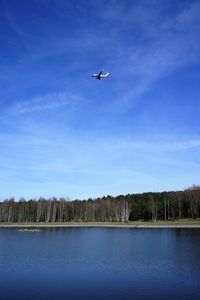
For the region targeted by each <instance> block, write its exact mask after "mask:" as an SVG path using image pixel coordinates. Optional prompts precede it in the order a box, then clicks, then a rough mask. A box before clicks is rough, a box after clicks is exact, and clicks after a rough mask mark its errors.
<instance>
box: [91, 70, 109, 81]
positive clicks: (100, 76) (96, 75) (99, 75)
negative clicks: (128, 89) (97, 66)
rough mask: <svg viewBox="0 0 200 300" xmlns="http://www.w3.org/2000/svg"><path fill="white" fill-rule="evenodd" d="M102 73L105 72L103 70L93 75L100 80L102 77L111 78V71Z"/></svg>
mask: <svg viewBox="0 0 200 300" xmlns="http://www.w3.org/2000/svg"><path fill="white" fill-rule="evenodd" d="M102 73H103V71H101V72H100V73H98V74H92V75H91V77H94V78H96V79H99V80H101V79H102V78H109V73H106V74H102Z"/></svg>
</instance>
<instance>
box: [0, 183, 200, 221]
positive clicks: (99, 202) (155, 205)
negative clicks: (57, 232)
mask: <svg viewBox="0 0 200 300" xmlns="http://www.w3.org/2000/svg"><path fill="white" fill-rule="evenodd" d="M199 217H200V186H192V187H190V188H188V189H186V190H184V191H176V192H174V191H171V192H149V193H141V194H127V195H119V196H116V197H113V196H109V195H108V196H103V197H101V198H96V199H87V200H73V201H69V200H67V199H65V198H59V199H57V198H55V197H54V198H49V199H45V198H40V199H38V200H36V199H28V200H26V199H23V198H22V199H20V200H19V201H16V200H15V199H14V198H11V199H6V200H3V201H1V202H0V222H15V223H18V222H19V223H20V222H34V223H38V222H46V223H50V222H59V223H62V222H129V221H136V220H143V221H158V220H165V221H167V220H177V219H182V218H194V219H195V218H199Z"/></svg>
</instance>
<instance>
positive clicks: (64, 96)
mask: <svg viewBox="0 0 200 300" xmlns="http://www.w3.org/2000/svg"><path fill="white" fill-rule="evenodd" d="M79 100H80V97H79V96H78V95H74V94H70V93H67V92H64V93H51V94H47V95H42V96H37V97H34V98H32V99H29V100H25V101H24V100H21V101H18V102H15V104H13V105H12V106H11V107H10V108H9V113H10V114H13V115H18V114H24V113H34V112H40V111H44V110H52V109H57V108H61V107H64V106H66V107H68V109H70V110H72V109H74V108H75V107H76V105H77V103H78V102H79Z"/></svg>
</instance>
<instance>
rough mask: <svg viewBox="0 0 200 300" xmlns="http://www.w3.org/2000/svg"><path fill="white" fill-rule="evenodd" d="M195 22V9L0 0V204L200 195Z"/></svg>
mask: <svg viewBox="0 0 200 300" xmlns="http://www.w3.org/2000/svg"><path fill="white" fill-rule="evenodd" d="M199 15H200V2H199V1H195V0H194V1H191V0H186V1H179V0H178V1H177V0H151V1H147V0H135V1H128V0H126V1H124V0H123V1H121V0H106V1H104V0H102V1H92V0H91V1H90V0H87V1H81V0H77V1H72V0H69V1H66V0H29V1H26V0H12V1H8V0H0V45H1V47H0V70H1V72H0V112H1V113H0V169H1V172H0V183H1V189H0V198H1V199H5V198H7V197H12V196H14V197H15V198H20V197H25V198H27V199H28V198H30V197H35V198H38V197H40V196H44V197H52V196H56V197H69V198H70V199H75V198H78V199H84V198H89V197H92V198H95V197H98V196H103V195H107V194H110V195H113V196H114V195H118V194H127V193H137V192H146V191H164V190H180V189H184V188H187V187H188V186H191V185H192V184H199V178H200V155H199V153H200V118H199V116H200V86H199V78H200V18H199ZM100 70H103V71H104V72H110V73H111V78H110V79H105V80H101V81H99V80H95V79H94V78H91V77H90V75H91V73H93V72H98V71H100Z"/></svg>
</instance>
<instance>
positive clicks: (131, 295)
mask: <svg viewBox="0 0 200 300" xmlns="http://www.w3.org/2000/svg"><path fill="white" fill-rule="evenodd" d="M199 283H200V229H189V228H188V229H134V228H45V229H44V228H42V230H41V231H38V232H21V231H19V229H17V228H1V229H0V299H2V300H10V299H14V300H15V299H21V300H23V299H24V300H25V299H26V300H29V299H30V300H33V299H34V300H36V299H37V300H40V299H41V300H42V299H44V300H45V299H49V300H51V299H52V300H54V299H120V300H121V299H139V300H140V299H141V300H143V299H174V300H177V299H192V300H193V299H195V300H196V299H200V289H199Z"/></svg>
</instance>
